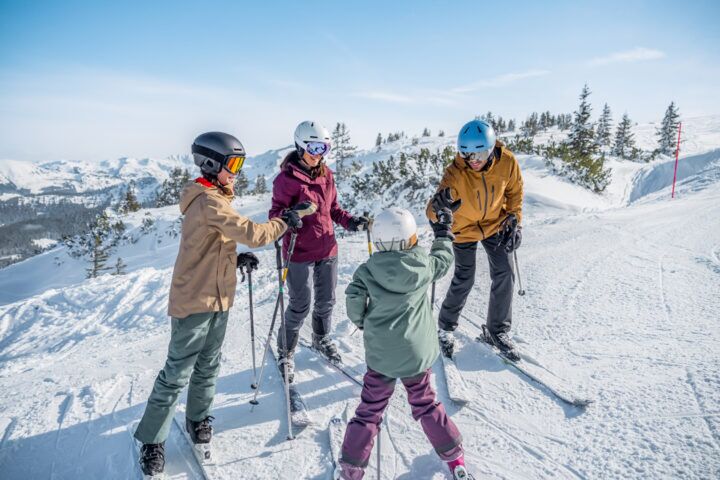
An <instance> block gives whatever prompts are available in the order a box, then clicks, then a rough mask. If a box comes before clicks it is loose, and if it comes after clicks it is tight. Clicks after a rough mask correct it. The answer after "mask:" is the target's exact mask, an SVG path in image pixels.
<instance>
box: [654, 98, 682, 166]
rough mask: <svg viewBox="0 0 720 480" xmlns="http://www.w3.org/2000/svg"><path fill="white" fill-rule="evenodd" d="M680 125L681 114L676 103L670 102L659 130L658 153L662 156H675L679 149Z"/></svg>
mask: <svg viewBox="0 0 720 480" xmlns="http://www.w3.org/2000/svg"><path fill="white" fill-rule="evenodd" d="M679 124H680V113H679V112H678V108H677V106H676V105H675V102H670V105H669V106H668V108H667V110H665V116H664V117H663V120H662V123H661V124H660V128H659V129H658V130H657V136H658V153H660V154H662V155H673V154H674V153H675V150H676V149H677V136H678V127H679Z"/></svg>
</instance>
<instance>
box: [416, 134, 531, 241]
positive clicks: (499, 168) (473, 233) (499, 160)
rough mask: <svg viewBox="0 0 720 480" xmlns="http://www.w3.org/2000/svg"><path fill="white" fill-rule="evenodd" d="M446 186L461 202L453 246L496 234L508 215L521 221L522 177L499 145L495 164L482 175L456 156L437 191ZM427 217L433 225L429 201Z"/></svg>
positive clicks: (502, 146)
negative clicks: (513, 215) (510, 214)
mask: <svg viewBox="0 0 720 480" xmlns="http://www.w3.org/2000/svg"><path fill="white" fill-rule="evenodd" d="M446 187H450V191H451V193H452V196H453V198H454V199H456V200H457V199H458V198H461V199H462V205H461V206H460V208H459V209H458V210H457V212H455V215H454V221H453V226H452V231H453V233H454V234H455V243H465V242H478V241H480V240H484V239H486V238H488V237H490V236H492V235H495V234H496V233H497V231H498V229H499V228H500V223H501V222H502V221H503V220H505V217H507V215H508V214H509V213H514V214H515V216H516V217H517V219H518V222H521V221H522V203H523V179H522V174H521V173H520V167H519V166H518V162H517V160H516V159H515V155H513V154H512V152H511V151H510V150H508V149H507V148H506V147H505V146H504V145H503V144H502V143H500V142H497V143H496V144H495V161H494V162H493V163H492V165H491V166H490V168H488V169H487V171H484V172H476V171H474V170H473V169H472V168H470V167H468V166H467V164H466V163H465V160H463V159H462V158H461V157H460V156H459V155H457V156H456V157H455V160H454V161H453V163H451V164H450V165H448V166H447V168H445V174H444V175H443V178H442V180H441V181H440V185H439V186H438V191H440V190H442V189H444V188H446ZM426 214H427V216H428V218H429V219H430V220H432V221H433V222H434V221H436V220H437V218H436V216H435V212H434V211H433V209H432V207H431V205H430V202H428V206H427V210H426Z"/></svg>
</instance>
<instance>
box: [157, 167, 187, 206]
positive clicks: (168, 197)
mask: <svg viewBox="0 0 720 480" xmlns="http://www.w3.org/2000/svg"><path fill="white" fill-rule="evenodd" d="M189 181H190V172H188V171H187V170H186V169H184V168H180V167H175V168H173V169H172V171H171V172H170V178H168V179H167V180H164V181H163V183H162V185H161V186H160V189H159V190H158V194H157V198H156V199H155V206H156V207H166V206H168V205H176V204H177V203H179V202H180V192H182V189H183V187H184V186H185V184H186V183H188V182H189Z"/></svg>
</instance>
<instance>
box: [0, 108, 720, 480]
mask: <svg viewBox="0 0 720 480" xmlns="http://www.w3.org/2000/svg"><path fill="white" fill-rule="evenodd" d="M713 121H715V120H712V121H706V120H704V121H703V122H704V123H703V125H706V126H707V125H714V124H713V123H712V122H713ZM686 125H687V128H688V133H687V138H688V148H687V149H684V150H683V151H684V152H685V153H684V154H683V156H682V158H681V161H680V162H681V163H680V168H679V171H678V179H679V180H678V182H679V183H678V187H677V190H676V198H675V199H674V200H670V192H669V188H670V187H669V185H670V182H671V181H672V167H673V161H672V160H670V159H662V160H658V161H657V162H654V163H652V164H635V163H629V162H615V161H613V162H612V164H611V167H612V168H613V172H614V173H613V179H612V182H611V184H610V186H609V187H608V190H607V191H606V192H605V193H603V194H602V195H596V194H593V193H589V192H588V191H587V190H585V189H583V188H581V187H578V186H576V185H573V184H572V183H570V182H568V181H566V180H564V179H561V178H558V177H557V176H555V175H553V174H551V173H550V172H549V171H548V170H547V169H546V168H545V166H544V162H543V161H542V159H540V158H539V157H536V156H525V155H522V156H519V161H520V164H521V167H522V169H523V175H524V178H525V189H526V196H525V220H524V239H523V246H522V248H521V249H520V250H519V252H518V256H519V264H520V269H521V273H522V279H523V282H524V287H525V289H526V290H527V294H526V295H525V296H523V297H516V298H515V300H514V318H515V320H514V326H513V332H514V334H515V337H516V339H517V340H518V341H519V342H521V343H520V345H521V347H522V349H523V350H524V351H525V352H526V353H527V354H529V355H530V356H531V357H532V358H533V359H535V360H536V361H537V363H539V364H541V365H543V366H545V367H546V368H547V369H548V370H550V371H552V372H554V374H556V375H557V376H558V381H560V382H562V383H563V384H564V385H567V386H568V387H569V388H573V389H575V390H577V391H579V392H582V393H583V394H585V395H587V396H589V397H592V398H593V399H594V400H595V403H594V404H593V405H591V406H590V407H588V408H587V409H581V408H576V407H570V406H567V405H565V404H563V403H562V402H559V401H558V400H557V399H556V398H554V397H553V396H552V394H551V393H550V392H549V391H548V390H547V389H544V388H542V387H541V386H539V385H538V384H536V383H534V382H532V381H530V380H528V379H527V378H526V377H523V376H521V375H519V374H517V373H516V372H515V371H514V370H511V369H508V368H507V367H506V366H504V364H503V363H502V362H500V361H499V360H498V359H497V358H496V357H495V356H493V355H492V354H489V353H487V352H486V351H485V350H484V349H483V348H481V347H480V346H479V345H478V344H477V343H476V342H475V341H474V338H475V336H477V334H478V333H479V330H478V328H477V324H478V323H482V321H483V319H484V317H485V312H486V310H487V292H488V288H489V278H488V274H487V271H486V268H484V265H485V263H484V260H482V258H480V259H479V263H478V272H477V280H476V288H475V290H474V291H473V293H472V294H471V296H470V297H469V299H468V303H467V305H466V307H465V310H464V313H465V315H466V316H467V317H469V318H470V319H471V320H473V322H472V323H471V322H470V321H466V320H463V321H462V322H461V326H460V329H459V333H458V339H459V353H458V357H457V362H458V366H459V368H460V371H461V372H462V374H463V376H464V379H465V382H466V385H467V386H468V389H469V391H470V392H471V393H472V397H473V401H472V402H471V403H470V404H468V405H466V406H464V407H461V406H459V405H456V404H454V403H453V402H452V401H451V400H450V399H449V398H448V396H447V389H446V387H445V382H444V374H443V371H442V369H441V368H440V365H439V364H436V365H435V367H434V370H435V372H436V375H435V376H434V382H435V388H436V391H437V392H438V396H439V399H440V400H442V401H443V403H444V404H445V405H446V408H447V410H448V412H449V414H450V415H451V416H452V417H453V419H454V421H455V422H456V423H457V424H458V426H459V428H460V430H461V432H462V434H463V436H464V446H465V448H466V453H467V458H468V460H469V462H470V464H471V465H472V466H473V468H474V471H475V476H476V478H512V479H516V478H517V479H525V478H573V479H575V478H588V479H606V478H698V479H699V478H717V477H718V476H720V455H719V454H718V452H720V447H719V445H720V421H719V420H718V418H720V417H719V415H720V329H718V328H717V327H718V323H717V322H718V318H720V302H719V301H718V296H717V292H718V291H720V220H718V219H720V190H719V187H720V150H718V147H720V141H717V140H718V135H720V125H717V129H715V130H713V128H711V127H708V128H707V130H706V131H705V133H704V134H703V135H699V134H698V135H697V136H695V137H693V135H694V133H693V132H697V131H698V130H693V129H692V127H691V126H690V125H691V123H690V121H687V122H686ZM638 136H639V137H640V135H638ZM712 138H714V139H715V140H712ZM453 143H454V138H452V137H423V138H420V139H419V141H418V144H417V145H412V141H411V140H407V141H404V140H401V141H398V142H393V143H391V144H386V145H383V147H382V148H381V151H380V152H377V151H374V150H371V151H365V152H361V153H360V155H359V156H358V161H359V162H360V163H361V165H362V166H363V170H361V172H360V173H363V172H364V171H366V170H367V169H369V168H370V167H371V165H372V162H373V161H375V160H378V159H384V158H387V156H388V155H390V154H397V153H399V152H400V151H406V152H407V151H413V149H419V148H421V147H424V148H430V149H431V150H435V149H437V148H441V147H442V146H444V145H448V144H453ZM693 146H697V150H693V148H695V147H693ZM701 146H702V147H701ZM284 151H286V149H281V150H278V151H273V152H268V153H267V154H264V156H260V157H262V161H259V162H257V163H253V162H250V163H249V164H248V167H247V168H248V172H252V171H253V169H255V170H254V174H253V175H252V176H254V175H257V174H260V173H262V174H265V175H267V176H268V177H270V176H271V175H272V172H273V171H275V169H276V168H277V164H278V162H279V161H280V160H281V158H282V156H283V153H284ZM260 157H256V158H260ZM126 165H129V164H126ZM116 167H117V168H118V169H122V168H123V167H122V166H121V165H120V164H117V165H116V166H110V165H108V167H107V168H108V170H112V169H113V168H116ZM118 171H119V170H118ZM15 178H16V179H17V181H18V183H19V184H22V183H23V180H21V179H20V178H19V177H15ZM16 185H17V184H16ZM344 188H346V187H344ZM234 206H235V208H236V209H237V210H238V211H240V212H242V213H243V214H245V215H248V216H250V217H252V218H253V219H255V220H258V221H262V220H264V219H265V218H266V217H267V210H268V208H269V195H263V196H248V197H243V198H239V199H236V201H235V204H234ZM407 206H409V207H412V208H413V210H414V211H415V212H416V214H417V215H418V220H419V222H418V223H419V225H421V235H420V237H421V244H422V245H424V246H427V245H429V242H430V237H431V234H430V232H429V230H428V229H427V228H426V227H425V226H424V225H425V223H424V222H421V221H420V220H422V217H421V212H422V210H423V209H424V205H407ZM359 208H360V207H359ZM178 216H179V212H178V210H177V207H175V206H170V207H164V208H161V209H143V210H141V211H139V212H135V213H133V214H130V215H129V216H127V217H126V218H125V223H126V225H127V226H128V232H127V233H128V235H129V236H130V237H132V238H133V239H134V242H133V241H128V242H125V243H121V244H120V245H119V246H118V247H117V249H116V250H115V251H113V252H112V257H113V259H114V258H116V257H122V258H123V260H124V261H125V263H126V264H127V273H126V274H125V275H120V276H112V275H103V276H100V277H98V278H96V279H85V270H84V269H85V267H86V266H87V264H86V262H85V261H83V260H81V259H75V258H71V257H70V256H68V255H67V251H66V250H65V249H64V247H57V248H55V249H53V250H51V251H48V252H44V253H42V254H40V255H37V256H35V257H33V258H30V259H28V260H25V261H23V262H20V263H17V264H15V265H11V266H9V267H7V268H4V269H0V389H1V390H2V391H3V395H2V397H1V398H0V471H2V472H3V478H12V479H14V478H59V479H64V478H107V479H115V478H117V479H120V478H122V479H125V478H137V474H136V466H135V465H134V461H133V456H132V453H131V452H132V449H133V448H135V447H134V445H133V443H132V441H131V439H130V435H129V434H128V432H127V426H128V425H129V424H131V422H132V421H133V420H136V419H138V418H139V416H140V415H141V414H142V411H143V408H144V405H145V401H146V399H147V395H148V394H149V391H150V389H151V387H152V382H153V379H154V377H155V375H156V374H157V371H158V369H160V368H161V367H162V362H163V361H164V359H165V354H166V351H167V340H168V335H169V322H168V321H167V317H166V306H167V294H168V289H169V284H170V276H171V272H172V266H173V262H174V259H175V256H176V254H177V248H178V239H177V236H176V235H177V226H178V223H177V219H178ZM148 217H149V218H152V219H154V222H153V223H152V226H151V227H149V228H148V227H147V222H145V219H146V218H148ZM339 243H340V253H339V255H340V264H339V269H338V270H339V281H338V287H337V291H336V294H337V298H338V304H337V306H336V308H335V314H334V332H333V334H334V336H335V338H336V339H337V340H338V342H339V345H340V350H341V354H342V355H343V357H344V359H345V362H346V363H347V364H348V365H350V366H351V367H353V368H354V369H356V370H359V371H362V370H363V368H364V360H363V344H362V334H361V333H354V327H353V326H352V325H351V323H350V322H349V321H348V320H347V319H346V313H345V306H344V302H343V299H344V289H345V287H346V285H347V284H348V282H349V281H350V280H351V278H352V273H353V272H354V270H355V269H356V267H357V266H358V265H359V264H360V263H361V262H362V261H364V259H365V258H366V257H367V250H366V247H365V237H364V236H363V235H348V236H345V237H344V238H342V239H340V240H339ZM257 253H258V256H259V257H260V259H261V268H260V270H259V271H258V272H257V274H255V275H254V276H253V281H254V285H253V291H254V303H255V306H256V308H255V315H254V317H255V321H256V322H257V323H256V334H257V335H258V338H259V341H260V342H262V341H263V340H264V339H265V338H266V334H267V329H268V328H269V324H270V318H271V316H272V310H273V306H274V299H275V296H276V295H277V280H276V277H275V275H276V272H275V270H274V251H273V249H272V247H266V248H262V249H258V252H257ZM450 277H451V276H450V275H448V276H447V277H446V278H444V279H443V280H442V281H441V282H440V283H439V285H438V289H437V291H438V295H439V296H440V298H441V299H442V296H443V295H444V292H445V291H446V289H447V286H448V284H449V281H450ZM247 295H248V291H247V286H246V285H245V284H239V285H238V288H237V300H236V307H235V308H234V309H233V310H232V311H231V313H230V324H229V328H228V333H227V337H226V345H225V347H224V353H223V357H224V358H223V366H222V371H221V376H220V379H219V382H218V389H217V390H218V393H217V397H216V401H215V406H214V411H213V415H215V417H216V420H215V425H216V430H215V435H216V436H215V451H216V456H217V459H218V460H217V465H216V466H215V467H213V472H212V474H213V478H233V479H242V478H248V479H250V478H262V479H264V478H287V479H297V478H313V479H321V478H329V477H330V473H331V471H332V470H331V465H330V454H329V443H328V439H327V436H326V433H325V427H326V426H327V422H328V420H329V419H330V418H331V417H332V416H333V415H336V414H339V413H341V412H343V411H344V410H345V407H346V405H348V404H349V405H350V406H351V407H352V406H353V405H355V404H356V403H357V401H358V396H359V389H358V388H357V387H356V386H354V385H353V384H352V383H349V382H347V381H346V380H345V379H344V377H343V376H342V375H339V374H338V373H337V372H335V371H334V370H332V369H329V368H326V367H325V366H324V364H323V363H321V362H320V361H318V359H317V358H316V357H314V355H313V354H312V353H311V352H309V351H307V350H305V349H302V348H301V349H300V350H299V351H298V354H297V365H298V389H299V390H300V391H301V393H302V394H303V395H304V397H305V399H306V401H307V403H308V406H309V410H310V414H311V416H312V418H313V420H314V425H312V426H310V427H308V428H307V429H305V430H304V431H302V432H300V433H299V434H298V436H297V439H296V440H295V441H293V442H286V441H285V432H286V429H287V427H286V425H285V416H284V410H283V408H284V407H283V405H284V403H283V402H284V396H283V389H282V383H281V381H280V379H279V375H278V374H277V373H276V371H275V369H274V368H273V367H272V366H269V367H268V368H267V369H266V371H265V372H266V375H267V377H266V378H265V381H264V387H263V388H264V391H263V393H262V394H261V396H260V402H261V403H260V405H259V406H257V407H255V409H254V410H253V411H251V409H250V405H249V404H248V401H249V400H250V399H251V398H252V392H253V391H252V390H251V389H250V383H251V378H252V362H251V358H252V357H251V353H250V340H249V330H250V327H249V314H248V311H247V303H246V298H247ZM308 329H309V324H306V326H305V327H304V335H309V330H308ZM260 349H261V344H260V343H259V344H258V347H257V351H258V354H259V353H260V351H261V350H260ZM402 390H403V389H402V388H398V389H397V391H396V397H398V398H397V399H396V400H395V401H393V403H392V404H391V406H390V408H389V409H388V410H387V415H386V417H387V425H386V426H385V427H384V430H383V439H382V470H383V472H382V478H384V479H390V478H413V479H442V478H446V476H445V475H446V473H445V466H444V465H442V464H441V462H440V461H439V460H438V459H437V457H436V455H435V454H434V453H433V451H432V448H431V447H430V445H429V444H428V443H427V441H426V439H425V438H424V435H423V433H422V430H421V428H420V426H419V425H418V424H417V423H416V422H415V421H413V419H412V417H411V415H410V410H409V408H408V407H407V406H406V405H405V404H404V392H403V391H402ZM182 401H183V402H184V398H183V399H182ZM178 415H179V416H182V415H183V413H182V405H181V407H180V410H179V413H178ZM167 454H168V473H169V476H170V478H173V479H188V478H200V476H199V472H198V471H197V469H196V468H194V467H193V466H192V460H191V459H189V458H188V457H186V456H184V455H186V454H187V449H186V448H185V447H184V444H183V439H182V437H180V436H179V435H178V433H177V432H175V433H174V434H173V436H171V438H170V439H169V441H168V444H167ZM374 462H375V456H374V455H373V460H372V462H371V465H370V469H369V471H368V476H371V475H374V467H375V463H374ZM371 472H372V473H371Z"/></svg>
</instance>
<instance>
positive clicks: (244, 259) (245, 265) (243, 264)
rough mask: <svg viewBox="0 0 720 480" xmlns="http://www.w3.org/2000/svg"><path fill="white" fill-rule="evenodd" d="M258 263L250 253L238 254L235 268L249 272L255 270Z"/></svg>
mask: <svg viewBox="0 0 720 480" xmlns="http://www.w3.org/2000/svg"><path fill="white" fill-rule="evenodd" d="M259 264H260V261H259V260H258V258H257V257H256V256H255V254H254V253H252V252H243V253H238V256H237V268H239V269H240V270H243V271H248V272H251V271H253V270H257V268H258V265H259Z"/></svg>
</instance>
